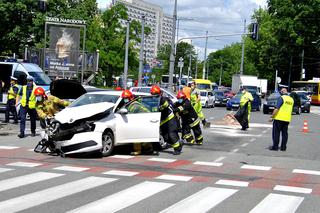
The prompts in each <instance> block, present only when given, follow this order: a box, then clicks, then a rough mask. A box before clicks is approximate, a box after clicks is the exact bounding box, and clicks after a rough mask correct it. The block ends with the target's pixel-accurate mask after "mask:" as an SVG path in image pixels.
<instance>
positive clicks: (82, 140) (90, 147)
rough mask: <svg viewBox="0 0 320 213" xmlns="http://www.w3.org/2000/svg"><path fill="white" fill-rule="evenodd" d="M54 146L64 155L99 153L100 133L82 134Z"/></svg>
mask: <svg viewBox="0 0 320 213" xmlns="http://www.w3.org/2000/svg"><path fill="white" fill-rule="evenodd" d="M56 143H57V144H56V146H57V148H58V149H60V150H61V151H62V152H63V153H64V154H76V153H87V152H95V151H100V150H101V149H102V133H101V132H82V133H77V134H75V135H74V136H73V137H72V138H71V139H70V140H65V141H58V142H56Z"/></svg>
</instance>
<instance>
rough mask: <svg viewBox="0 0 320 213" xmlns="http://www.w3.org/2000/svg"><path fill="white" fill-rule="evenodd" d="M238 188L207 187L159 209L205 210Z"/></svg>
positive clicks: (192, 212) (170, 212)
mask: <svg viewBox="0 0 320 213" xmlns="http://www.w3.org/2000/svg"><path fill="white" fill-rule="evenodd" d="M237 191H238V190H234V189H223V188H214V187H207V188H205V189H203V190H201V191H199V192H197V193H195V194H193V195H191V196H189V197H187V198H186V199H184V200H182V201H180V202H178V203H177V204H174V205H172V206H170V207H169V208H167V209H165V210H163V211H161V213H175V212H183V213H195V212H207V211H209V210H210V209H212V208H213V207H215V206H216V205H218V204H219V203H221V202H222V201H224V200H225V199H227V198H228V197H230V196H231V195H233V194H234V193H236V192H237Z"/></svg>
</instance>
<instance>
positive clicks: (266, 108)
mask: <svg viewBox="0 0 320 213" xmlns="http://www.w3.org/2000/svg"><path fill="white" fill-rule="evenodd" d="M280 96H281V95H280V93H278V92H275V93H272V94H271V95H270V96H269V97H268V98H267V99H266V101H265V102H264V103H263V114H269V113H271V112H272V111H273V110H274V109H275V107H276V105H277V101H278V99H279V98H280ZM291 96H293V95H292V94H291ZM293 101H294V105H293V109H292V113H294V114H297V115H298V114H300V113H301V111H302V101H301V98H300V96H299V95H298V94H296V97H295V96H293ZM306 102H307V101H305V104H306V107H307V109H309V111H310V106H309V107H308V106H307V105H308V104H307V103H306ZM309 105H310V102H309Z"/></svg>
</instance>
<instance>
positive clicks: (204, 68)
mask: <svg viewBox="0 0 320 213" xmlns="http://www.w3.org/2000/svg"><path fill="white" fill-rule="evenodd" d="M207 47H208V30H207V32H206V44H205V48H204V62H203V69H202V79H205V78H206V63H207Z"/></svg>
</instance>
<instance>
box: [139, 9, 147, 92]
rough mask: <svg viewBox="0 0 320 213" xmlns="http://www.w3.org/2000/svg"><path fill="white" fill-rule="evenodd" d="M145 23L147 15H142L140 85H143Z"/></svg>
mask: <svg viewBox="0 0 320 213" xmlns="http://www.w3.org/2000/svg"><path fill="white" fill-rule="evenodd" d="M144 25H145V15H142V21H141V43H140V57H139V75H138V86H142V72H143V49H144Z"/></svg>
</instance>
